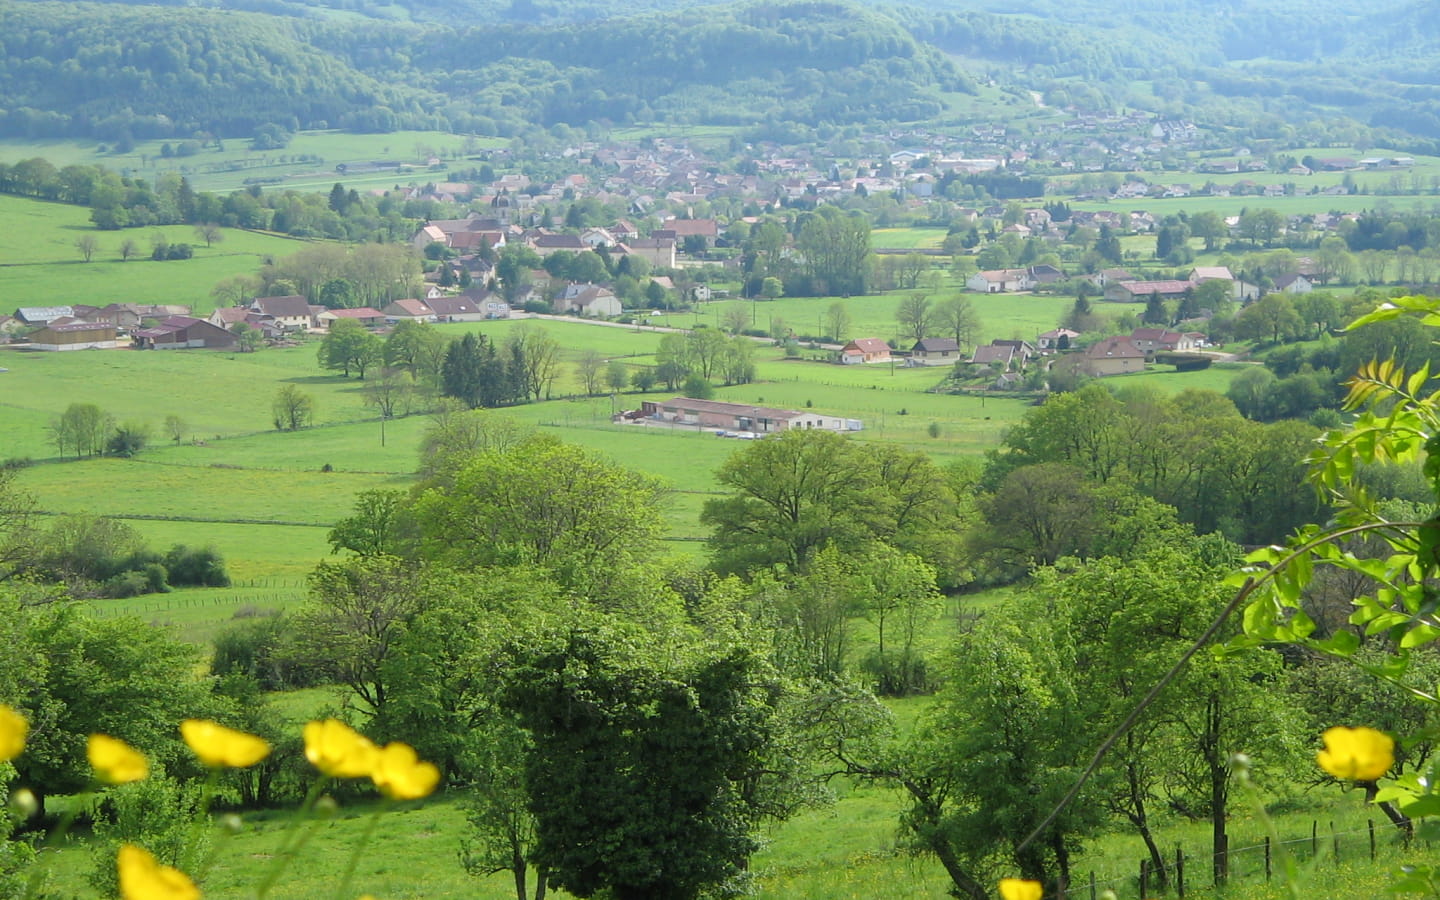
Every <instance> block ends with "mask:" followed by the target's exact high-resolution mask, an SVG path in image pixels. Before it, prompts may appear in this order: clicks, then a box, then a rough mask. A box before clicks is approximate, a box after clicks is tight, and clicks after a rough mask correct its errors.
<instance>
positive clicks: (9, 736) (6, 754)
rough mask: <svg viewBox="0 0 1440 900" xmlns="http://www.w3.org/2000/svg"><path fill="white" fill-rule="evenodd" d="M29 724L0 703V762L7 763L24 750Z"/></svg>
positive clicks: (22, 717)
mask: <svg viewBox="0 0 1440 900" xmlns="http://www.w3.org/2000/svg"><path fill="white" fill-rule="evenodd" d="M29 730H30V723H29V722H26V721H25V717H24V716H22V715H20V714H19V713H18V712H16V711H15V710H13V709H11V708H10V707H8V706H6V705H5V704H3V703H0V762H9V761H10V760H12V759H14V758H15V757H17V756H19V755H20V751H21V750H24V749H25V733H26V732H27V731H29Z"/></svg>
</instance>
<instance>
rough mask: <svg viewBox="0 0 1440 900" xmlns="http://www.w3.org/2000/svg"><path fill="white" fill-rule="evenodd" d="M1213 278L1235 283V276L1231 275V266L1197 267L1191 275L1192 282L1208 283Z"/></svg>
mask: <svg viewBox="0 0 1440 900" xmlns="http://www.w3.org/2000/svg"><path fill="white" fill-rule="evenodd" d="M1211 278H1218V279H1220V280H1221V281H1234V280H1235V276H1234V275H1233V274H1231V272H1230V267H1229V266H1196V267H1195V269H1194V271H1192V272H1191V273H1190V280H1191V281H1196V282H1199V281H1206V280H1208V279H1211Z"/></svg>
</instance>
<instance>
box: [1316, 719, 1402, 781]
mask: <svg viewBox="0 0 1440 900" xmlns="http://www.w3.org/2000/svg"><path fill="white" fill-rule="evenodd" d="M1322 737H1323V738H1324V740H1325V749H1324V750H1321V751H1320V752H1319V753H1317V754H1315V761H1316V762H1317V763H1319V764H1320V768H1322V769H1324V770H1325V771H1326V772H1329V773H1330V774H1331V775H1334V776H1335V777H1336V778H1345V779H1348V780H1350V781H1374V780H1375V779H1377V778H1380V777H1382V776H1383V775H1384V774H1385V773H1386V772H1388V771H1390V767H1391V766H1393V765H1394V764H1395V741H1394V740H1392V739H1391V737H1390V735H1388V734H1385V733H1384V732H1381V731H1376V730H1375V729H1373V728H1365V727H1363V726H1362V727H1360V728H1345V727H1343V726H1336V727H1335V728H1328V729H1326V730H1325V734H1324V735H1322Z"/></svg>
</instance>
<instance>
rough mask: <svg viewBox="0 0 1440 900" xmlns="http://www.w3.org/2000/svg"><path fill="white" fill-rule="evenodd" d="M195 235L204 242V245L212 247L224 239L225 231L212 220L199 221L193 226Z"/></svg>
mask: <svg viewBox="0 0 1440 900" xmlns="http://www.w3.org/2000/svg"><path fill="white" fill-rule="evenodd" d="M195 237H196V239H197V240H201V241H204V242H205V246H206V247H207V248H208V247H212V246H214V245H215V244H218V243H220V242H221V241H223V240H225V232H224V231H222V230H221V228H220V226H219V225H216V224H215V223H214V222H201V223H200V224H199V225H196V226H195Z"/></svg>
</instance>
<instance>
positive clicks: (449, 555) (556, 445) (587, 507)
mask: <svg viewBox="0 0 1440 900" xmlns="http://www.w3.org/2000/svg"><path fill="white" fill-rule="evenodd" d="M664 495H665V489H664V488H663V487H662V485H661V483H660V482H659V481H658V480H656V479H654V478H652V477H650V476H648V475H642V474H640V473H638V472H633V471H630V470H628V469H624V468H621V467H620V466H617V465H614V464H612V463H609V462H606V461H604V460H602V459H601V458H600V457H598V456H596V455H594V454H592V453H590V452H589V451H586V450H582V449H581V448H579V447H575V446H573V445H569V444H564V443H562V442H560V441H557V440H554V439H553V438H546V437H541V436H531V437H526V438H524V439H522V440H521V441H520V442H519V443H518V444H516V445H514V446H513V447H510V448H508V449H503V450H500V449H492V450H482V451H480V452H478V453H475V454H473V455H472V456H471V457H470V458H468V459H467V460H465V461H464V463H463V465H461V466H460V468H459V469H458V470H457V471H456V472H455V473H454V476H453V483H452V484H450V485H445V486H435V487H432V488H430V489H428V490H426V491H425V492H424V493H423V494H421V495H420V497H419V498H418V499H417V502H416V504H415V506H416V509H415V518H416V520H417V521H418V522H420V523H421V540H422V548H421V552H422V554H423V555H424V556H425V557H426V558H428V559H432V560H435V561H437V562H441V563H444V564H447V565H451V566H455V567H473V566H484V565H502V564H522V565H530V566H535V567H537V568H541V569H545V570H548V571H549V572H550V573H552V574H553V576H554V577H555V579H556V580H557V581H558V582H559V583H560V584H562V585H565V586H567V587H573V588H575V589H577V590H584V589H586V588H589V589H592V590H595V591H596V592H597V593H596V595H597V596H604V595H605V594H606V593H607V592H609V591H611V590H615V589H619V588H620V586H619V585H612V584H611V582H612V581H613V573H614V572H616V571H621V570H623V569H624V568H625V567H626V566H627V565H628V564H629V563H630V562H632V561H634V560H635V559H637V558H639V556H641V555H642V554H644V553H645V552H647V551H648V550H649V549H650V548H651V546H652V542H653V541H654V540H655V539H656V538H657V537H658V536H659V531H660V517H659V513H658V509H657V504H658V503H659V501H660V498H661V497H663V496H664Z"/></svg>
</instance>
